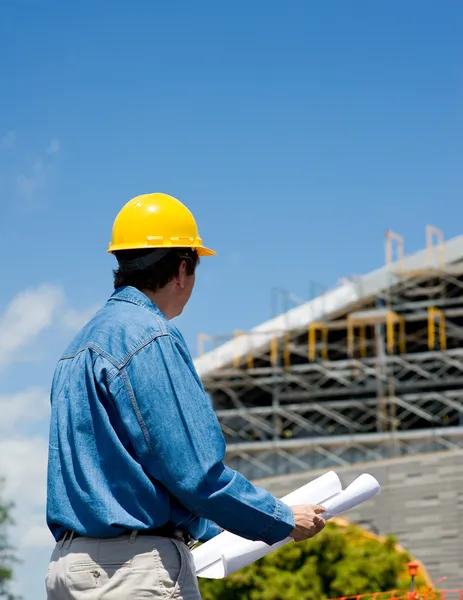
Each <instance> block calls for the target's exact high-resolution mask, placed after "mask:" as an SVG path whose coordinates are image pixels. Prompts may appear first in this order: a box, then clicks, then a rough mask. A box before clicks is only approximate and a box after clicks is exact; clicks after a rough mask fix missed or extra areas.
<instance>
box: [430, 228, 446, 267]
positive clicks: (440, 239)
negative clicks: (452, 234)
mask: <svg viewBox="0 0 463 600" xmlns="http://www.w3.org/2000/svg"><path fill="white" fill-rule="evenodd" d="M434 238H437V244H436V245H434V243H433V240H434ZM426 252H427V255H428V262H429V264H430V265H432V263H433V262H434V261H433V259H434V257H437V266H438V267H440V268H442V269H443V268H444V265H445V257H444V235H443V233H442V231H441V230H440V229H437V227H434V226H433V225H426Z"/></svg>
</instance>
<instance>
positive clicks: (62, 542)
mask: <svg viewBox="0 0 463 600" xmlns="http://www.w3.org/2000/svg"><path fill="white" fill-rule="evenodd" d="M67 537H68V532H67V531H65V532H64V535H63V537H62V539H61V541H60V542H59V549H60V550H62V549H63V546H64V542H65V541H66V539H67Z"/></svg>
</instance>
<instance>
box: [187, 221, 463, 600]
mask: <svg viewBox="0 0 463 600" xmlns="http://www.w3.org/2000/svg"><path fill="white" fill-rule="evenodd" d="M423 238H424V240H425V243H424V244H423V246H424V248H423V249H422V250H421V251H419V252H417V253H414V254H411V255H407V253H406V251H405V243H404V239H403V237H402V236H401V235H399V234H398V233H395V232H392V231H387V232H386V235H385V240H384V245H385V265H384V266H382V267H381V268H379V269H377V270H375V271H373V272H371V273H369V274H366V275H363V276H359V277H355V278H350V279H347V280H344V281H342V282H340V283H339V284H338V285H337V286H336V287H334V288H333V289H330V290H326V291H324V292H323V293H321V294H319V295H318V296H316V297H314V298H312V299H310V300H309V301H307V302H304V303H301V304H299V305H298V306H295V307H293V308H291V309H289V310H286V311H284V312H282V313H281V314H279V315H276V316H275V317H274V318H272V319H271V320H269V321H266V322H264V323H262V324H260V325H258V326H256V327H254V328H253V329H252V330H251V331H248V332H242V331H235V332H233V333H230V334H221V335H211V334H202V335H201V336H200V338H199V340H198V358H197V359H196V361H195V365H196V368H197V370H198V373H199V375H200V377H201V379H202V381H203V384H204V387H205V389H206V391H207V392H208V394H209V395H210V397H211V401H212V403H213V406H214V409H215V411H216V414H217V416H218V419H219V421H220V423H221V426H222V429H223V432H224V435H225V438H226V440H227V445H228V449H227V459H226V460H227V463H228V464H229V465H230V466H232V467H233V468H235V469H237V470H239V471H240V472H242V473H243V474H244V475H245V476H247V477H248V478H249V479H251V480H253V481H254V482H258V483H259V484H261V485H262V486H263V487H266V488H268V489H270V490H271V491H272V492H273V493H275V494H277V495H280V496H281V495H283V494H284V493H287V492H288V491H290V490H291V489H294V488H295V486H297V485H301V484H302V483H303V482H304V483H305V482H306V481H308V480H310V479H311V478H312V477H315V475H316V474H317V473H320V472H324V471H326V470H330V469H334V470H336V472H338V473H339V475H340V477H344V478H345V479H346V481H348V482H349V481H351V480H352V478H353V477H354V476H356V475H357V474H358V473H361V472H364V471H368V472H370V473H372V474H373V475H375V476H376V477H378V479H379V481H380V483H381V485H382V493H381V494H380V496H378V498H377V499H375V500H374V501H372V502H370V503H367V504H366V505H365V507H362V508H361V509H360V510H359V511H358V512H355V514H350V515H349V518H352V520H354V521H356V522H357V523H359V524H363V525H364V526H365V527H366V528H370V529H372V530H374V531H375V532H376V533H380V534H388V533H393V534H395V535H397V537H398V539H399V541H400V543H401V544H403V545H404V546H405V547H406V548H408V549H409V550H410V551H411V552H413V554H414V555H415V556H416V557H417V558H418V559H419V560H421V561H423V564H424V565H425V566H426V568H427V569H428V570H429V573H430V574H431V576H432V577H433V579H439V578H441V579H442V578H443V579H444V580H445V584H446V587H447V588H449V587H450V588H453V589H456V588H460V589H461V588H463V551H462V550H461V543H460V540H461V536H462V535H463V453H462V450H463V391H462V390H463V348H462V344H461V341H462V339H463V236H458V237H455V238H453V239H450V240H444V235H443V233H442V232H441V231H440V230H439V229H437V228H435V227H433V226H428V227H427V228H426V231H425V235H424V236H423ZM353 267H354V268H355V265H353Z"/></svg>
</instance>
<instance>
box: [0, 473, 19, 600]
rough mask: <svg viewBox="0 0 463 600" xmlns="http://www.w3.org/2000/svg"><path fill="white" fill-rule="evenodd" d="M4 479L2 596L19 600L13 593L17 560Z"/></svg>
mask: <svg viewBox="0 0 463 600" xmlns="http://www.w3.org/2000/svg"><path fill="white" fill-rule="evenodd" d="M2 492H3V480H2V479H0V598H4V599H5V600H18V599H17V598H16V597H15V596H13V594H12V593H11V587H10V585H11V582H12V579H13V565H14V563H15V562H16V557H15V555H14V550H13V548H12V547H11V546H10V543H9V538H8V527H9V525H11V524H12V519H11V509H12V505H11V504H7V503H5V502H3V500H2Z"/></svg>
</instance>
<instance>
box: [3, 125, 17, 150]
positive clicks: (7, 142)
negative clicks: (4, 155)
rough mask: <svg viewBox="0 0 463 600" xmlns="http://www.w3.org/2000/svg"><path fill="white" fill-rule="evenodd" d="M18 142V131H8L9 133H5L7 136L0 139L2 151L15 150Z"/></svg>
mask: <svg viewBox="0 0 463 600" xmlns="http://www.w3.org/2000/svg"><path fill="white" fill-rule="evenodd" d="M17 141H18V136H17V134H16V131H13V130H12V129H11V130H10V131H7V133H5V135H4V136H3V137H2V138H1V139H0V148H1V149H2V150H12V149H13V148H15V146H16V144H17Z"/></svg>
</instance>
